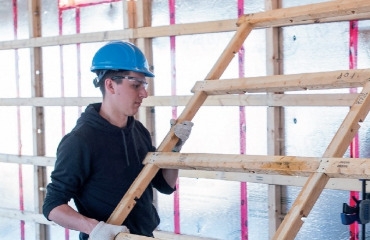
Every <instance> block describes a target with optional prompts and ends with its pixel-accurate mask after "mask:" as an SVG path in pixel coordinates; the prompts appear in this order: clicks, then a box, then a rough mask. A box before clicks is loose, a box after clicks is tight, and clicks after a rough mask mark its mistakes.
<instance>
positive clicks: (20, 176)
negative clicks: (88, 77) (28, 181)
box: [12, 0, 26, 240]
mask: <svg viewBox="0 0 370 240" xmlns="http://www.w3.org/2000/svg"><path fill="white" fill-rule="evenodd" d="M12 5H13V26H14V27H13V31H14V39H18V5H17V0H13V2H12ZM14 54H15V74H16V91H17V97H20V92H19V65H18V58H19V56H18V49H15V50H14ZM17 131H18V155H19V156H21V155H22V134H21V112H20V108H19V107H17ZM18 190H19V210H21V211H24V196H23V170H22V164H19V165H18ZM20 228H21V240H24V239H25V236H26V234H25V222H24V221H23V220H21V221H20Z"/></svg>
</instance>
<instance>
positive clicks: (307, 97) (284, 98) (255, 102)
mask: <svg viewBox="0 0 370 240" xmlns="http://www.w3.org/2000/svg"><path fill="white" fill-rule="evenodd" d="M191 97H192V96H149V97H148V98H145V99H144V100H143V102H142V104H141V106H142V107H157V106H171V107H174V106H186V104H187V103H188V102H189V100H190V99H191ZM357 97H358V94H357V93H328V94H326V93H319V94H271V95H266V94H238V95H231V94H227V95H211V96H208V97H207V99H206V100H205V102H204V104H203V106H282V107H284V106H321V107H325V106H328V107H331V106H336V107H349V106H351V105H352V103H353V102H354V101H355V100H356V98H357ZM98 101H101V98H99V97H63V98H43V97H35V98H0V106H6V107H11V106H39V107H46V106H58V107H60V106H87V105H88V104H90V103H93V102H98Z"/></svg>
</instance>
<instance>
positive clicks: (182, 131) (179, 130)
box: [171, 119, 194, 152]
mask: <svg viewBox="0 0 370 240" xmlns="http://www.w3.org/2000/svg"><path fill="white" fill-rule="evenodd" d="M175 123H176V120H175V119H171V126H173V125H174V124H175ZM193 125H194V123H192V122H190V121H183V122H182V123H178V124H176V125H175V127H174V129H173V130H174V133H175V135H176V137H178V138H179V141H178V142H177V144H176V146H175V147H174V148H173V149H172V151H173V152H180V150H181V148H182V146H183V145H184V143H185V141H186V140H188V138H189V136H190V133H191V129H192V127H193Z"/></svg>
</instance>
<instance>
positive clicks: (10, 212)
mask: <svg viewBox="0 0 370 240" xmlns="http://www.w3.org/2000/svg"><path fill="white" fill-rule="evenodd" d="M0 217H2V218H9V219H13V220H14V219H17V220H23V221H26V222H27V223H39V224H45V225H53V226H58V225H57V224H56V223H54V222H52V221H48V220H47V219H46V218H45V216H44V215H43V214H40V213H35V212H30V211H20V210H17V209H9V208H2V207H0Z"/></svg>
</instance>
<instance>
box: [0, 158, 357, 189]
mask: <svg viewBox="0 0 370 240" xmlns="http://www.w3.org/2000/svg"><path fill="white" fill-rule="evenodd" d="M190 157H191V156H190ZM223 157H225V158H228V156H223ZM231 157H233V156H231ZM55 160H56V159H55V157H42V156H26V155H23V156H18V155H12V154H0V163H10V164H30V165H35V166H45V167H47V166H50V167H52V166H54V164H55ZM343 161H346V159H344V160H343ZM341 165H345V163H341ZM180 177H190V178H208V179H219V180H227V181H246V182H255V183H263V184H277V185H285V186H299V187H301V186H303V185H304V184H305V182H306V180H307V177H299V178H298V177H297V176H288V175H275V174H258V173H244V172H223V171H221V170H217V171H210V170H208V171H205V170H181V171H180ZM337 177H338V178H334V179H331V180H330V182H329V183H328V184H327V185H326V187H325V188H328V189H335V190H348V191H350V190H352V191H361V184H360V182H359V181H357V179H349V178H341V176H340V175H338V176H337ZM339 178H340V179H339ZM355 180H356V181H355Z"/></svg>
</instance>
